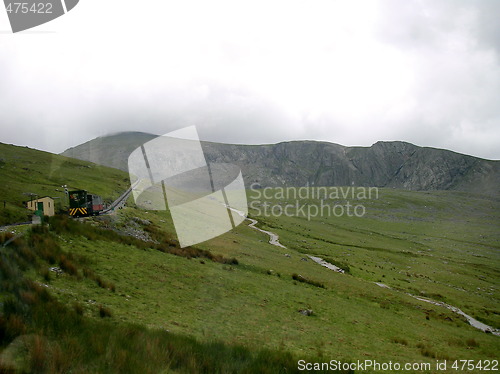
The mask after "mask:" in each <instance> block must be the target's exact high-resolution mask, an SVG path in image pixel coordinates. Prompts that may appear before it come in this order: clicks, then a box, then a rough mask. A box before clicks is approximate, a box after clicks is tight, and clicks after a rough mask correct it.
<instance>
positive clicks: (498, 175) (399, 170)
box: [62, 133, 500, 195]
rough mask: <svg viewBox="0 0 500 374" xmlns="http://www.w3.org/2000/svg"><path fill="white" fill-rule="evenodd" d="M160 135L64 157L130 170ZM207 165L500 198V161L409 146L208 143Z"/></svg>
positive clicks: (101, 142) (248, 176) (265, 176)
mask: <svg viewBox="0 0 500 374" xmlns="http://www.w3.org/2000/svg"><path fill="white" fill-rule="evenodd" d="M154 137H155V135H151V134H145V133H119V134H115V135H110V136H106V137H100V138H97V139H94V140H91V141H89V142H87V143H84V144H82V145H79V146H77V147H74V148H70V149H68V150H66V151H64V152H63V153H62V154H63V155H65V156H68V157H73V158H77V159H81V160H87V161H92V162H95V163H97V164H102V165H106V166H111V167H114V168H118V169H121V170H125V171H126V170H127V159H128V155H129V154H130V153H131V152H132V151H133V150H134V149H135V148H137V147H139V146H140V145H141V144H144V143H145V142H147V141H149V140H151V139H153V138H154ZM202 147H203V150H204V152H205V157H206V159H207V161H208V162H209V163H211V164H214V163H232V164H236V165H238V166H239V167H240V168H241V170H242V172H243V176H244V179H245V183H246V185H247V187H249V186H250V185H251V184H252V183H259V184H260V185H261V186H262V187H266V186H305V185H309V186H313V185H314V186H350V185H355V186H377V187H394V188H403V189H410V190H460V191H469V192H475V193H481V194H488V195H500V187H499V186H500V161H490V160H483V159H479V158H476V157H472V156H467V155H463V154H459V153H455V152H451V151H447V150H442V149H435V148H424V147H418V146H415V145H413V144H410V143H405V142H399V141H395V142H377V143H375V144H374V145H372V146H371V147H344V146H342V145H339V144H333V143H326V142H314V141H295V142H285V143H279V144H271V145H235V144H220V143H210V142H202Z"/></svg>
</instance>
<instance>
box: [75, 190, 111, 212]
mask: <svg viewBox="0 0 500 374" xmlns="http://www.w3.org/2000/svg"><path fill="white" fill-rule="evenodd" d="M68 197H69V215H70V216H72V217H89V216H97V215H99V214H100V213H101V212H102V211H103V210H104V204H103V201H102V198H101V197H100V196H99V195H94V194H91V193H88V192H87V191H85V190H75V191H69V192H68Z"/></svg>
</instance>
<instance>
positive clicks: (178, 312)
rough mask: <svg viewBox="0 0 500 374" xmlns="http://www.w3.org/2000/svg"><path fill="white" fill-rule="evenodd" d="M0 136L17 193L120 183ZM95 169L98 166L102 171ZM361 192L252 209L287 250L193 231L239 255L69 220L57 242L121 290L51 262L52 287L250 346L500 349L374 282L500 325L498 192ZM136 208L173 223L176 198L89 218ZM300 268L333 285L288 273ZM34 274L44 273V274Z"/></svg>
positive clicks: (490, 353)
mask: <svg viewBox="0 0 500 374" xmlns="http://www.w3.org/2000/svg"><path fill="white" fill-rule="evenodd" d="M0 150H2V151H3V154H4V156H2V158H3V159H7V160H10V162H7V163H6V164H4V165H2V166H3V168H2V169H0V170H1V172H2V173H3V172H4V171H6V170H8V171H9V175H12V177H11V178H10V179H9V181H8V182H7V184H9V188H7V187H6V186H5V185H4V186H0V188H2V189H3V190H2V192H3V193H5V194H10V195H8V196H11V197H12V199H13V200H12V201H16V200H15V199H14V198H15V197H17V198H18V195H19V194H20V193H22V192H23V191H22V190H24V189H27V190H28V191H30V192H38V193H40V194H48V195H50V192H49V191H51V190H50V189H51V188H54V186H55V187H57V186H58V185H60V184H62V183H66V184H68V183H69V184H73V183H74V186H75V187H82V188H88V189H89V190H91V191H92V192H94V191H95V192H97V193H100V194H102V195H104V196H113V195H115V196H116V195H118V194H119V193H120V192H121V191H122V190H124V189H125V186H123V187H122V186H121V185H120V184H119V183H117V181H121V180H124V174H123V173H121V172H117V171H112V170H111V169H105V168H98V167H96V166H93V165H92V164H88V163H84V162H80V161H74V160H71V159H66V158H62V157H59V156H54V155H50V154H46V153H44V152H37V151H33V150H28V149H24V148H20V147H16V149H15V152H14V151H13V150H12V148H9V147H7V146H5V145H0ZM32 152H37V153H36V154H37V157H33V154H34V153H32ZM18 153H19V154H18ZM30 153H31V155H30ZM5 155H7V157H6V156H5ZM44 157H45V158H44ZM23 160H24V161H23ZM53 160H56V162H55V164H57V166H52V165H53V164H54V162H53ZM28 162H31V164H29V165H30V166H28V167H29V168H32V169H33V170H37V173H34V174H35V175H37V178H35V179H29V178H26V177H25V172H27V171H22V172H21V171H20V170H18V169H19V168H21V167H25V166H22V165H26V164H27V163H28ZM44 164H45V168H44V166H43V165H44ZM9 165H10V166H9ZM87 166H90V168H89V167H87ZM6 168H10V169H6ZM94 168H95V169H94ZM49 169H50V170H52V169H54V170H55V171H54V172H50V171H49ZM21 170H22V169H21ZM95 170H99V172H100V174H101V176H100V178H98V179H96V178H95V177H94V172H95ZM112 173H117V174H112ZM5 175H7V174H5ZM63 176H64V179H65V180H64V182H63ZM37 180H38V181H40V182H39V184H38V183H36V181H37ZM70 180H73V182H68V181H70ZM34 182H35V183H34ZM123 184H124V185H125V181H124V182H123ZM34 188H40V190H37V191H33V189H34ZM44 191H47V193H45V192H44ZM250 195H252V194H250ZM311 202H312V201H311ZM272 203H280V201H272ZM281 203H282V201H281ZM301 203H303V202H301ZM364 203H365V204H366V206H367V212H368V213H367V215H366V217H364V218H349V217H340V218H335V217H331V218H326V219H325V218H323V219H312V220H311V221H308V220H307V219H305V218H301V217H284V216H282V217H278V218H276V217H275V218H272V217H259V216H256V218H257V219H258V220H259V221H261V222H263V227H268V228H270V229H271V230H272V231H274V232H277V233H279V234H280V238H281V241H282V243H283V244H285V245H286V246H287V247H288V249H286V250H285V249H280V248H277V247H275V246H271V245H269V244H268V243H267V237H266V236H265V235H264V234H262V233H259V232H257V231H255V230H253V229H251V228H249V227H247V226H246V224H243V225H240V226H239V227H238V228H236V229H235V230H233V231H231V232H229V233H227V234H225V235H223V236H221V237H218V238H215V239H212V240H210V241H208V242H206V243H202V244H200V245H198V247H199V248H200V249H208V250H210V251H212V252H213V253H219V254H223V255H224V256H226V257H236V258H237V259H238V260H239V264H238V265H227V264H221V263H217V262H212V261H209V260H206V259H195V258H193V259H187V258H183V257H179V256H174V255H172V254H168V253H162V252H159V251H157V250H153V249H139V248H136V247H135V246H134V245H129V244H123V243H121V242H120V241H119V240H118V241H110V240H103V239H102V238H90V239H89V237H85V236H82V235H79V234H75V233H71V232H64V233H61V234H59V236H58V242H59V244H60V245H61V247H62V249H63V250H64V251H69V252H72V253H74V254H79V255H84V256H86V257H87V258H88V259H89V261H90V262H89V264H88V266H89V267H90V268H92V269H93V270H94V271H95V273H96V274H98V275H99V276H100V277H102V278H103V279H106V280H107V281H110V282H112V283H113V284H114V285H115V287H116V292H110V291H109V290H106V289H104V288H100V287H98V286H96V283H95V282H94V281H92V280H90V279H88V278H85V277H80V278H77V277H74V276H70V275H68V274H63V275H61V276H58V277H55V276H54V275H52V276H51V280H50V281H49V282H48V285H49V290H50V292H51V293H52V294H54V295H55V296H56V297H57V298H58V299H59V300H61V301H63V302H64V303H66V304H68V305H70V304H71V303H72V302H74V301H77V302H79V303H80V304H81V305H83V309H84V315H85V316H86V317H89V318H90V319H95V318H98V317H96V316H97V305H100V304H102V305H105V306H106V307H107V308H109V309H110V310H111V311H112V313H113V317H112V318H111V319H110V323H113V324H116V325H117V326H124V323H128V322H134V323H135V322H138V323H140V324H143V325H146V326H149V327H152V328H155V329H156V328H159V329H167V330H169V331H171V332H174V333H179V334H182V335H184V334H185V335H190V336H194V337H196V338H198V339H199V340H200V341H202V342H209V341H212V340H213V339H220V340H222V341H224V342H227V343H229V344H233V343H238V344H243V345H247V346H248V347H249V348H250V349H256V348H257V347H259V348H260V347H262V346H265V347H271V348H280V349H285V350H287V351H290V352H293V353H294V354H296V355H297V357H302V356H303V355H307V356H310V355H318V354H320V355H323V357H324V358H325V360H330V359H353V360H355V359H365V358H373V359H377V360H379V361H389V360H393V361H394V360H398V361H420V360H422V361H429V362H431V361H433V358H435V357H439V358H450V359H466V358H471V359H473V358H474V359H486V358H490V359H491V358H496V355H497V352H498V349H499V347H500V345H499V338H498V337H495V336H491V335H488V334H484V333H482V332H480V331H478V330H476V329H474V328H472V327H470V326H469V325H468V324H467V323H466V322H465V321H464V320H463V319H461V318H459V317H457V316H456V315H455V314H453V313H452V312H450V311H447V310H446V309H444V308H440V307H437V306H433V305H430V304H427V303H423V302H419V301H417V300H415V299H413V298H411V297H409V296H407V295H405V294H404V293H402V292H396V291H392V290H387V289H382V288H380V287H378V286H376V285H374V284H373V282H374V281H381V282H383V283H386V284H388V285H389V286H391V287H394V288H397V289H400V290H402V291H405V292H411V293H412V294H418V293H420V294H423V295H428V296H429V297H432V298H435V299H441V300H443V301H445V302H448V303H450V304H452V305H455V306H458V307H460V308H462V309H463V310H464V311H465V312H466V313H468V314H471V315H473V316H475V317H476V318H478V319H480V320H482V321H484V322H486V323H488V324H490V325H493V326H494V327H499V325H500V323H499V320H498V315H499V304H498V296H499V295H498V289H497V284H498V275H499V274H498V268H499V267H498V265H499V264H498V261H499V258H498V249H499V246H500V244H499V242H500V240H499V233H498V223H499V213H498V207H499V203H498V201H495V200H491V199H483V198H481V197H474V196H468V195H466V194H461V193H450V192H426V193H418V192H406V191H396V190H382V191H381V194H380V198H379V199H378V200H374V201H365V202H364ZM131 205H132V206H133V204H131ZM16 209H17V211H19V209H20V208H19V207H17V208H16ZM250 213H251V214H253V215H256V214H257V212H256V211H255V210H253V211H251V212H250ZM134 217H138V218H142V219H148V220H150V221H151V222H152V224H151V225H150V226H156V227H158V228H160V229H161V230H163V231H165V232H167V233H168V235H170V236H172V237H174V235H175V232H174V228H173V225H172V222H171V219H170V216H169V214H168V212H151V211H150V212H145V211H141V210H136V209H134V208H127V209H124V210H123V211H121V212H120V213H119V214H118V215H116V216H115V217H113V218H112V219H109V218H98V219H96V220H95V224H99V225H102V226H118V227H120V226H133V227H134V228H137V224H136V223H132V221H133V218H134ZM144 228H146V229H147V228H148V226H145V227H144ZM285 253H288V254H290V255H291V257H285V256H284V254H285ZM304 253H309V254H317V255H321V256H323V257H324V258H328V259H330V260H331V261H335V262H337V263H341V264H343V265H344V266H345V265H348V266H349V268H350V272H351V275H346V274H338V273H334V272H332V271H330V270H328V269H325V268H323V267H320V266H319V265H317V264H315V263H313V262H312V261H310V260H309V261H303V260H302V258H303V257H304ZM45 266H46V267H48V264H46V265H45ZM269 270H272V271H269ZM269 273H270V274H269ZM293 273H298V274H301V275H302V276H304V277H306V278H308V279H312V280H315V281H318V282H321V283H323V284H324V285H325V288H318V287H314V286H312V285H309V284H305V283H300V282H294V281H293V280H292V277H291V276H292V274H293ZM29 274H31V275H30V276H31V277H33V278H35V279H37V280H38V281H40V282H44V283H47V281H46V280H45V279H43V278H42V276H41V275H38V274H37V273H35V272H31V273H29ZM303 308H311V309H313V310H314V315H313V316H311V317H306V316H303V315H301V314H300V313H298V310H299V309H303Z"/></svg>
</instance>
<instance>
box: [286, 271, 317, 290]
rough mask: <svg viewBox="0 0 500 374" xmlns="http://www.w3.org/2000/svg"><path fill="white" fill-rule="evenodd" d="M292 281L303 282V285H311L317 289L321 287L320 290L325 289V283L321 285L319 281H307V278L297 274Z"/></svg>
mask: <svg viewBox="0 0 500 374" xmlns="http://www.w3.org/2000/svg"><path fill="white" fill-rule="evenodd" d="M292 279H293V280H295V281H299V282H302V283H307V284H310V285H311V286H315V287H319V288H325V285H324V284H323V283H321V282H319V281H316V280H312V279H307V278H305V277H303V276H302V275H300V274H297V273H293V274H292Z"/></svg>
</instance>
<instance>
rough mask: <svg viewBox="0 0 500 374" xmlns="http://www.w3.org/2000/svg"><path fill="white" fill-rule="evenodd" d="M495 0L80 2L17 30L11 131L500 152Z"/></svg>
mask: <svg viewBox="0 0 500 374" xmlns="http://www.w3.org/2000/svg"><path fill="white" fill-rule="evenodd" d="M499 14H500V1H497V0H476V1H472V0H463V1H459V0H449V1H446V0H443V1H438V0H429V1H426V0H422V1H416V0H415V1H409V0H398V1H396V0H393V1H389V0H381V1H370V0H366V1H353V0H345V1H335V0H325V1H322V0H312V1H311V0H308V1H305V0H304V1H296V0H285V1H273V0H266V1H260V0H252V1H235V0H228V1H217V0H216V1H206V0H203V1H193V0H183V1H166V0H149V1H148V0H140V1H139V0H137V1H130V0H106V1H102V0H80V3H79V4H78V5H77V6H76V7H75V8H74V9H73V10H72V11H70V12H69V13H68V14H66V15H65V16H63V17H61V18H59V19H56V20H54V21H52V22H50V23H47V24H45V25H41V26H39V27H37V28H35V29H32V30H31V31H27V32H22V33H18V34H12V33H11V31H10V25H9V23H8V19H7V14H6V12H4V11H3V10H1V9H0V128H1V135H0V141H1V142H4V143H14V144H18V145H28V146H30V147H34V148H38V149H43V150H47V151H51V152H56V153H58V152H62V151H63V150H65V149H66V148H68V147H71V146H75V145H77V144H80V143H82V142H84V141H87V140H89V139H92V138H95V137H97V136H102V135H105V134H107V133H112V132H117V131H144V132H151V133H156V134H164V133H167V132H169V131H172V130H175V129H178V128H181V127H184V126H188V125H192V124H196V125H197V126H198V130H199V133H200V137H201V138H202V139H204V140H211V141H219V142H229V143H246V144H261V143H275V142H280V141H286V140H301V139H312V140H324V141H331V142H335V143H340V144H343V145H364V146H370V145H371V144H373V143H375V142H376V141H378V140H404V141H408V142H411V143H414V144H417V145H421V146H432V147H439V148H447V149H451V150H454V151H457V152H461V153H466V154H471V155H474V156H480V157H484V158H490V159H500V63H499V62H500V22H498V15H499Z"/></svg>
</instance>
